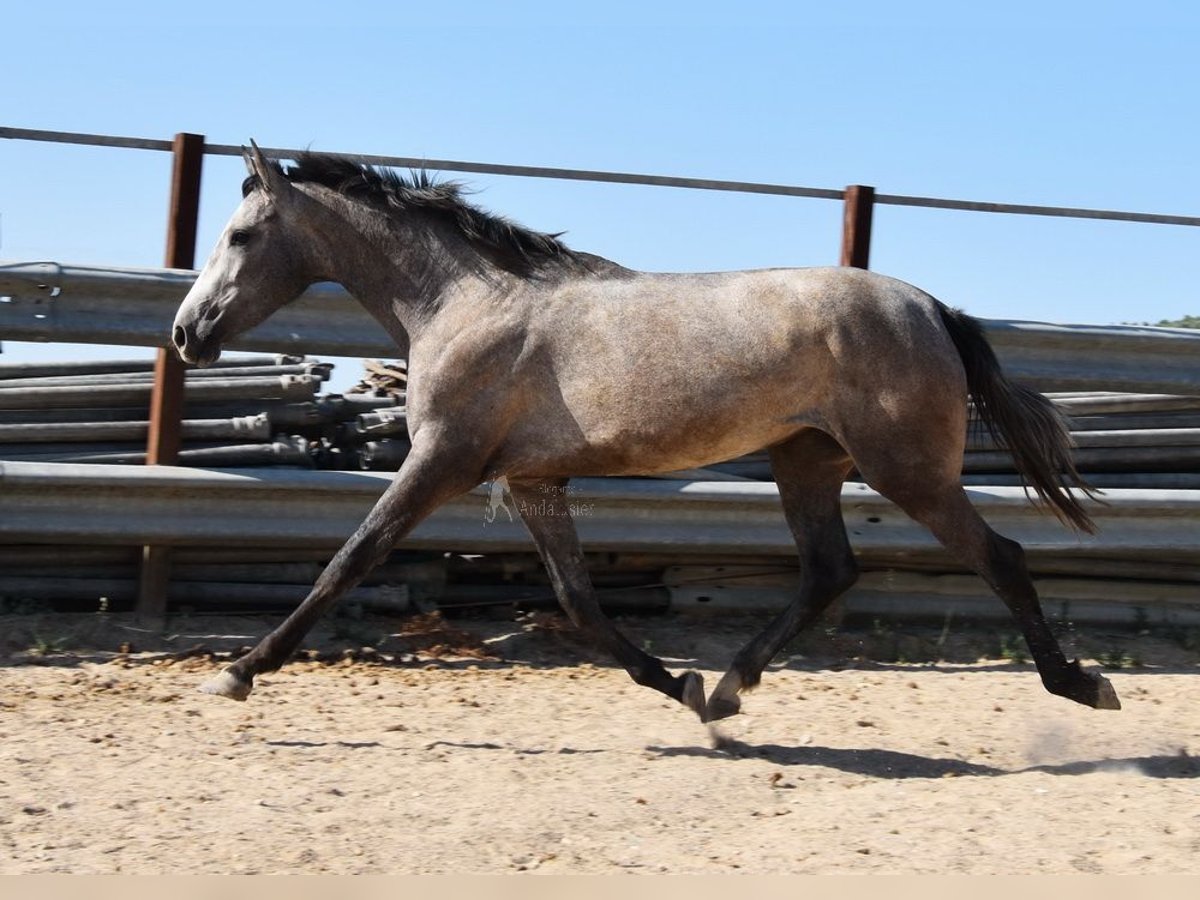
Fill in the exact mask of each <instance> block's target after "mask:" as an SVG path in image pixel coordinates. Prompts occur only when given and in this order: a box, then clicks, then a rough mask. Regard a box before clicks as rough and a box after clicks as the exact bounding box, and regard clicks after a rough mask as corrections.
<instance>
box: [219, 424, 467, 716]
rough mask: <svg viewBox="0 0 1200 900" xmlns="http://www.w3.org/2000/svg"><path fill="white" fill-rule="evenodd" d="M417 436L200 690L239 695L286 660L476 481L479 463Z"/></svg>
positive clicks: (232, 696)
mask: <svg viewBox="0 0 1200 900" xmlns="http://www.w3.org/2000/svg"><path fill="white" fill-rule="evenodd" d="M419 437H420V436H419V435H418V440H417V441H414V443H413V448H412V450H411V451H410V452H409V455H408V457H407V458H406V459H405V461H404V464H403V465H402V466H401V467H400V471H399V472H397V473H396V477H395V479H394V480H393V481H392V483H391V485H390V486H389V487H388V489H387V490H386V491H385V492H384V493H383V496H381V497H380V498H379V500H378V501H376V503H375V506H374V508H372V510H371V512H370V513H369V514H368V515H367V518H366V519H365V520H364V521H363V523H362V525H360V526H359V527H358V530H357V531H356V532H355V533H354V535H353V536H352V537H351V538H350V540H348V541H346V543H345V544H344V545H343V546H342V549H341V550H339V551H338V552H337V555H336V556H335V557H334V558H333V561H332V562H330V563H329V565H328V566H327V567H326V568H325V571H324V572H322V573H321V576H320V578H318V579H317V582H316V584H315V585H314V586H313V589H312V591H310V592H309V595H308V597H306V598H305V600H304V602H303V603H301V604H300V606H299V607H297V608H296V611H295V612H293V613H292V614H291V615H290V616H289V617H288V618H287V620H286V621H285V622H284V623H283V624H282V625H280V626H279V627H278V628H276V629H275V630H274V631H272V632H271V633H270V634H269V635H267V636H266V637H265V638H263V639H262V640H261V641H259V643H258V645H257V646H256V647H255V648H254V649H253V650H251V651H250V652H249V653H247V654H246V655H245V656H243V657H241V658H240V659H239V660H237V661H236V662H235V663H233V665H231V666H229V667H228V668H227V669H225V670H224V671H223V672H221V673H220V674H219V675H217V676H215V677H214V678H211V679H209V680H208V681H206V682H205V683H204V684H203V685H202V686H201V688H200V689H201V690H202V691H204V692H205V693H209V694H217V695H218V696H221V697H229V698H230V699H233V700H245V699H246V697H247V696H249V694H250V691H251V689H252V688H253V687H254V676H255V675H258V674H259V673H261V672H273V671H275V670H276V669H278V668H279V667H280V666H282V665H283V664H284V663H285V662H287V661H288V659H290V658H291V656H292V654H293V653H295V652H296V650H297V648H298V647H299V646H300V642H301V641H302V640H303V639H304V636H305V635H306V634H308V632H309V631H310V630H311V629H312V627H313V625H315V624H316V622H317V620H318V619H320V618H321V616H323V615H324V614H325V613H326V612H328V611H329V610H330V608H332V607H333V606H334V604H336V603H337V601H338V600H339V599H340V598H341V596H342V595H343V594H345V593H346V591H348V590H349V589H350V588H352V587H354V586H355V585H356V584H358V582H359V581H361V580H362V578H363V577H364V576H365V575H366V574H367V573H368V572H370V571H371V569H373V568H374V567H375V566H376V565H378V564H379V563H380V562H381V561H383V560H384V559H385V558H386V557H387V555H388V554H389V553H390V552H391V550H392V548H393V547H394V546H395V545H396V543H397V542H398V541H399V540H401V539H402V538H403V537H404V536H405V535H406V534H408V532H410V531H411V530H412V529H413V528H414V527H415V526H416V525H417V523H418V522H420V521H421V520H422V519H423V518H425V517H426V516H427V515H429V514H430V513H431V512H433V510H435V509H436V508H437V507H438V506H440V505H441V504H442V503H445V502H446V501H447V500H449V499H451V498H452V497H455V496H457V495H459V494H462V493H465V492H466V491H468V490H470V489H471V488H472V487H474V486H475V485H476V484H477V483H478V482H479V480H480V475H481V472H482V467H481V466H479V467H477V466H475V465H473V464H471V457H470V454H463V453H461V452H459V450H460V448H456V447H445V446H438V445H436V444H434V443H433V442H424V443H422V442H421V441H420V440H419Z"/></svg>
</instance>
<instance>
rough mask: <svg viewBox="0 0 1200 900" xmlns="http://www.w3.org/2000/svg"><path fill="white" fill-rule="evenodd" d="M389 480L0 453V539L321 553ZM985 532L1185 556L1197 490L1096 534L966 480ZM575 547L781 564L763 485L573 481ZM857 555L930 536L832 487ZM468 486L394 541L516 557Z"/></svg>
mask: <svg viewBox="0 0 1200 900" xmlns="http://www.w3.org/2000/svg"><path fill="white" fill-rule="evenodd" d="M390 482H391V476H390V475H388V474H385V473H375V472H292V471H287V470H277V469H259V470H252V469H242V470H228V471H222V470H216V469H206V470H197V469H187V468H176V467H169V466H161V467H147V468H128V467H121V466H104V465H70V464H40V463H25V462H0V542H3V543H9V544H12V543H30V544H46V543H75V544H126V545H128V544H136V543H138V542H142V541H146V540H149V539H151V538H152V539H154V540H155V541H156V542H158V543H162V544H179V545H220V544H225V545H246V546H263V547H270V546H295V547H328V548H336V547H338V546H340V545H341V544H342V542H343V541H345V539H346V538H347V537H348V536H349V534H350V533H351V532H352V531H353V530H354V529H355V528H356V527H357V526H358V525H359V523H360V522H361V521H362V519H363V518H364V516H365V515H366V513H367V511H368V510H369V509H370V507H371V505H372V504H373V503H374V502H375V500H376V499H377V498H378V497H379V495H380V494H381V493H382V492H383V490H384V489H385V488H386V487H387V485H388V484H389V483H390ZM969 490H970V494H971V498H972V501H973V502H974V504H975V506H976V507H977V508H978V509H979V510H980V512H981V513H982V514H983V515H984V516H985V517H987V519H988V520H989V522H991V523H992V524H993V525H994V527H996V529H997V530H999V531H1001V532H1002V533H1004V534H1007V535H1009V536H1011V537H1012V538H1014V539H1016V540H1019V541H1021V542H1022V543H1023V544H1024V545H1025V546H1026V548H1027V550H1028V551H1029V552H1030V553H1031V554H1046V553H1069V554H1071V555H1073V556H1076V557H1087V556H1093V557H1105V556H1109V557H1120V558H1124V559H1133V558H1138V557H1147V556H1153V557H1154V558H1156V559H1160V560H1164V561H1165V560H1168V559H1178V560H1181V561H1184V562H1189V561H1190V562H1192V563H1193V564H1194V563H1195V561H1196V560H1200V529H1196V528H1195V527H1194V524H1195V521H1196V517H1197V515H1198V514H1200V491H1181V490H1172V491H1157V490H1113V491H1109V492H1107V494H1106V495H1105V498H1104V501H1105V502H1104V505H1100V504H1096V503H1089V504H1088V509H1089V512H1090V513H1091V514H1092V515H1093V516H1095V517H1096V520H1097V522H1098V524H1099V525H1100V529H1101V530H1100V533H1099V534H1098V535H1076V534H1074V533H1073V532H1070V531H1067V530H1066V529H1064V528H1063V527H1062V526H1061V525H1059V524H1058V522H1057V521H1056V520H1055V519H1054V518H1053V517H1051V516H1050V515H1048V514H1046V513H1043V512H1040V511H1038V510H1037V509H1036V508H1035V507H1034V506H1033V505H1032V504H1031V503H1030V502H1029V500H1028V499H1027V497H1026V495H1025V492H1024V491H1023V490H1022V489H1020V488H1015V487H986V488H982V487H981V488H971V489H969ZM570 500H571V502H572V503H573V504H574V507H575V512H576V520H577V523H578V526H579V532H580V537H581V539H582V540H583V542H584V544H585V545H586V546H587V548H588V549H589V550H596V551H642V552H656V553H675V552H680V553H703V554H734V555H736V554H753V555H758V556H762V555H775V554H778V555H784V556H788V557H793V556H794V555H795V552H796V551H795V545H794V543H793V541H792V536H791V533H790V532H789V531H788V529H787V526H786V525H785V523H784V519H783V514H782V509H781V506H780V503H779V493H778V490H777V488H776V486H775V485H774V484H771V483H750V482H690V481H657V480H640V479H624V478H599V479H597V478H584V479H579V480H578V481H577V482H573V483H572V488H571V495H570ZM842 506H843V511H844V514H845V517H846V525H847V529H848V531H849V533H850V538H851V542H852V544H853V545H854V547H855V550H856V551H857V552H859V553H862V554H869V553H880V554H893V553H895V552H897V551H898V552H901V553H910V552H911V553H919V552H921V551H922V550H931V549H936V548H937V547H938V545H937V544H936V542H935V541H934V539H933V538H932V537H931V536H930V535H929V534H928V532H926V531H925V530H924V529H923V528H921V527H920V526H919V525H917V524H915V523H914V522H913V521H912V520H911V519H909V518H908V517H907V516H906V515H904V514H903V513H902V512H900V511H899V510H898V509H897V508H896V507H894V506H893V505H892V504H891V503H889V502H888V501H887V500H885V499H884V498H883V497H881V496H880V495H879V494H877V493H876V492H874V491H872V490H870V489H869V488H867V487H866V486H864V485H859V484H848V485H846V486H845V488H844V490H843V493H842ZM486 507H487V492H486V491H485V489H484V488H482V487H481V488H477V489H476V490H475V491H473V492H472V493H470V494H468V495H466V496H464V497H460V498H458V499H457V500H454V501H452V502H450V503H448V504H446V505H445V506H444V507H442V508H441V509H439V510H438V511H437V512H436V513H434V515H433V516H431V517H430V518H429V519H427V520H426V521H425V522H424V523H422V524H421V525H420V526H418V527H417V529H416V530H415V531H414V532H413V534H412V536H411V537H410V538H409V539H407V540H406V541H405V542H404V544H403V545H402V546H409V547H415V548H429V549H440V550H457V551H463V552H483V551H491V550H496V551H503V550H529V549H531V548H532V544H531V543H530V539H529V536H528V534H527V532H526V531H525V529H524V526H523V525H522V524H521V522H520V519H519V517H517V516H516V515H515V513H516V511H515V510H512V513H513V516H514V519H513V520H511V521H510V519H509V513H508V512H506V511H505V510H504V509H501V510H500V512H499V514H498V515H497V516H496V519H495V521H494V522H492V523H490V524H489V523H486V522H485V521H484V512H485V509H486Z"/></svg>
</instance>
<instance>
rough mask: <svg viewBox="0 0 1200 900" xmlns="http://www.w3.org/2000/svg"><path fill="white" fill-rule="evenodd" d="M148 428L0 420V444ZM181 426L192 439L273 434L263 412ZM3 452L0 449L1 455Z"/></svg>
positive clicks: (133, 433)
mask: <svg viewBox="0 0 1200 900" xmlns="http://www.w3.org/2000/svg"><path fill="white" fill-rule="evenodd" d="M149 428H150V423H149V422H56V423H29V424H3V423H0V445H2V444H29V443H36V442H43V443H45V442H52V441H92V442H95V441H139V442H144V441H145V440H146V434H147V432H148V431H149ZM182 428H183V438H184V440H193V441H211V440H222V439H225V438H238V439H241V440H243V441H248V440H267V439H268V438H270V437H271V434H272V432H271V421H270V419H269V418H268V416H267V415H266V414H265V413H260V414H259V415H257V416H237V417H235V418H231V419H185V420H184V421H183V423H182ZM3 452H4V451H3V450H0V455H3Z"/></svg>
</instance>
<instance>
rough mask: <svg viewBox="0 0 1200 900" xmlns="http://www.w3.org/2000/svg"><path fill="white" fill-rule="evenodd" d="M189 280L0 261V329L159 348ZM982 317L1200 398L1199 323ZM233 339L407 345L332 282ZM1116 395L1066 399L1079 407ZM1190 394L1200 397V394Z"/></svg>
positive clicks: (1047, 371)
mask: <svg viewBox="0 0 1200 900" xmlns="http://www.w3.org/2000/svg"><path fill="white" fill-rule="evenodd" d="M194 278H195V273H194V272H184V271H179V270H173V269H116V268H98V267H87V266H71V265H63V264H58V263H0V338H9V339H11V340H37V341H83V342H91V343H115V344H137V345H144V346H158V345H160V344H162V343H163V342H164V341H165V340H166V338H167V333H168V331H169V330H170V326H171V322H172V321H173V319H174V316H175V310H176V308H177V307H178V304H179V301H180V300H182V298H183V296H184V295H185V294H186V293H187V290H188V288H189V287H190V285H191V283H192V280H193V279H194ZM983 324H984V327H985V329H986V330H987V334H988V338H989V339H990V340H991V341H992V344H993V346H994V347H995V348H996V353H997V355H998V356H999V357H1000V360H1001V362H1002V363H1003V364H1004V366H1005V369H1006V371H1007V372H1008V373H1009V374H1010V375H1012V376H1013V377H1015V378H1018V379H1020V380H1021V381H1023V382H1025V383H1027V384H1029V385H1031V386H1033V387H1035V388H1037V389H1038V390H1043V391H1064V390H1071V391H1075V390H1087V389H1101V388H1103V389H1106V390H1114V389H1118V390H1123V391H1139V392H1146V393H1162V394H1194V395H1200V331H1194V330H1188V329H1182V328H1153V327H1144V326H1125V325H1121V326H1102V325H1055V324H1049V323H1042V322H1021V321H1012V320H1006V319H985V320H983ZM229 346H230V348H231V349H247V350H273V351H280V352H284V351H292V352H309V353H329V354H334V355H340V356H383V357H391V358H396V357H403V356H404V355H405V354H406V353H407V348H404V347H397V346H396V345H395V344H394V343H392V341H391V340H390V338H388V336H387V335H386V334H385V333H384V332H383V330H382V329H381V328H380V327H379V325H378V323H376V322H375V320H374V319H373V318H371V316H370V315H368V314H367V312H366V311H365V310H363V309H362V307H361V306H359V305H358V304H357V303H355V302H354V301H353V300H352V299H351V298H350V296H349V295H348V294H347V293H346V292H345V291H343V290H342V289H341V288H339V287H335V286H333V285H318V286H315V287H314V288H311V289H310V290H309V291H307V292H305V294H304V296H302V297H301V298H300V299H299V300H297V301H295V302H294V303H292V304H289V305H288V306H286V307H284V308H283V309H281V310H280V311H279V312H277V313H276V314H275V315H273V316H272V317H271V318H269V319H268V320H267V321H266V322H264V323H263V324H261V325H259V326H257V327H255V328H253V329H251V330H250V331H248V332H246V333H245V334H243V335H241V336H240V337H239V338H237V339H236V340H234V341H231V342H230V344H229ZM0 390H2V388H0ZM1115 402H1116V401H1105V400H1104V399H1103V398H1101V399H1099V400H1096V399H1092V400H1086V401H1084V402H1080V403H1076V402H1074V401H1073V400H1070V401H1064V404H1063V405H1064V408H1066V409H1068V410H1069V411H1070V412H1071V413H1072V414H1082V412H1083V411H1085V410H1092V409H1096V408H1104V409H1108V408H1111V407H1112V406H1113V404H1114V403H1115ZM1185 402H1186V403H1190V404H1191V405H1193V406H1200V399H1194V400H1190V401H1185ZM1089 404H1091V405H1090V406H1089ZM1165 408H1181V407H1179V405H1178V404H1176V405H1174V406H1167V407H1165Z"/></svg>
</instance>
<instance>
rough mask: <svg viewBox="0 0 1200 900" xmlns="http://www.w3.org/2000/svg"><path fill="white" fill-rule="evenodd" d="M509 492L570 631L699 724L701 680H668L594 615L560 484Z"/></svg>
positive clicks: (526, 485)
mask: <svg viewBox="0 0 1200 900" xmlns="http://www.w3.org/2000/svg"><path fill="white" fill-rule="evenodd" d="M509 490H510V491H511V492H512V496H513V499H514V500H515V501H516V503H517V510H518V511H519V512H520V515H521V519H522V520H523V521H524V522H525V526H526V528H528V529H529V533H530V535H531V536H532V537H533V542H534V543H535V544H536V545H537V548H538V552H539V553H540V554H541V557H542V561H543V562H544V563H545V564H546V568H547V570H548V571H549V573H550V581H551V583H552V584H553V585H554V593H555V595H556V596H557V597H558V601H559V603H560V604H561V605H562V607H563V609H564V610H565V611H566V613H567V615H568V616H570V618H571V621H572V622H573V623H574V624H575V626H576V627H578V628H579V629H580V630H581V631H583V633H584V634H585V635H587V636H588V637H589V638H591V639H592V640H593V641H595V642H596V643H597V644H598V645H599V646H600V647H602V648H603V649H605V650H607V651H608V652H609V653H610V654H612V656H613V657H615V658H616V660H617V661H618V662H619V663H620V664H621V666H622V667H623V668H624V669H625V671H627V672H628V673H629V675H630V677H632V678H633V680H634V681H636V682H637V683H638V684H641V685H645V686H647V687H652V688H654V689H655V690H656V691H661V692H662V693H664V694H666V695H667V696H668V697H671V698H672V699H674V700H678V701H679V702H680V703H682V704H683V705H684V706H687V707H688V708H689V709H691V710H692V711H693V712H695V713H696V715H698V716H699V717H700V719H701V721H704V719H705V701H704V679H703V678H702V677H701V675H700V673H698V672H685V673H683V674H682V675H672V674H671V673H670V672H668V671H667V670H666V668H665V667H664V666H663V664H662V660H660V659H658V658H656V657H654V656H651V655H650V654H648V653H644V652H643V651H641V650H639V649H638V648H637V647H635V646H634V645H633V644H631V643H630V642H629V640H628V639H627V638H626V637H625V636H624V635H623V634H621V633H620V632H619V631H618V630H617V629H616V627H615V626H614V625H613V624H612V622H610V621H609V620H608V618H607V617H606V616H605V615H604V611H603V610H601V609H600V602H599V601H598V600H597V599H596V591H595V588H594V587H593V586H592V581H591V579H590V578H589V577H588V573H587V564H586V562H585V561H584V557H583V551H582V550H581V549H580V546H579V536H578V535H577V534H576V532H575V524H574V522H572V520H571V512H570V505H569V503H568V501H567V494H566V490H567V481H566V479H556V480H546V481H512V480H510V482H509Z"/></svg>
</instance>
